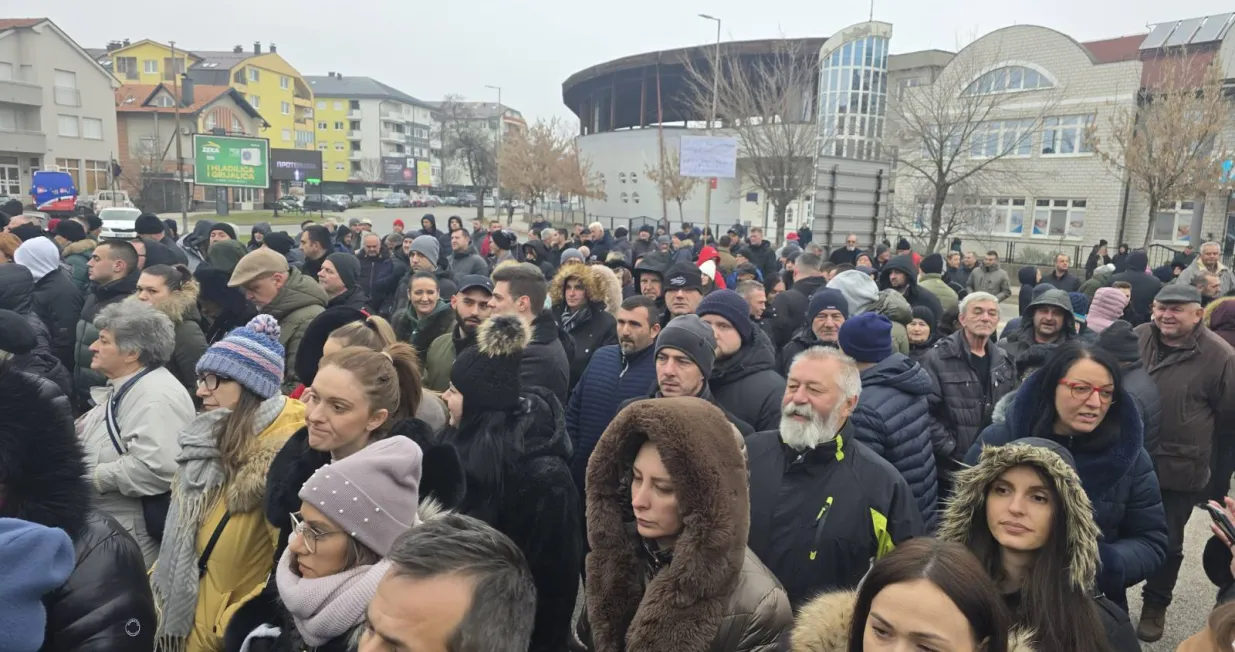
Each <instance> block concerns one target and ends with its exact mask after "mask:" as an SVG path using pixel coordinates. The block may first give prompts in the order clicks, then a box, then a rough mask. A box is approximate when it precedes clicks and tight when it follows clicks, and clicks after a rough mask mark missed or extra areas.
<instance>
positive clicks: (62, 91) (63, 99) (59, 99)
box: [52, 86, 81, 106]
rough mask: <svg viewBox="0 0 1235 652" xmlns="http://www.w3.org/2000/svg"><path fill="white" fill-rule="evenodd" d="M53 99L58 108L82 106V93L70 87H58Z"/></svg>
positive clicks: (54, 89)
mask: <svg viewBox="0 0 1235 652" xmlns="http://www.w3.org/2000/svg"><path fill="white" fill-rule="evenodd" d="M52 90H53V93H52V98H53V99H54V100H55V102H56V105H57V106H81V91H79V90H77V89H76V88H69V87H68V86H56V87H54V88H53V89H52Z"/></svg>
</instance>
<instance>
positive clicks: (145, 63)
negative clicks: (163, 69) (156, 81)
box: [142, 59, 159, 75]
mask: <svg viewBox="0 0 1235 652" xmlns="http://www.w3.org/2000/svg"><path fill="white" fill-rule="evenodd" d="M151 68H153V70H151ZM142 74H143V75H157V74H159V60H158V59H142Z"/></svg>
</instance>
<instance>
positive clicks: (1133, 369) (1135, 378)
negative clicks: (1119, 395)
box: [1098, 319, 1162, 455]
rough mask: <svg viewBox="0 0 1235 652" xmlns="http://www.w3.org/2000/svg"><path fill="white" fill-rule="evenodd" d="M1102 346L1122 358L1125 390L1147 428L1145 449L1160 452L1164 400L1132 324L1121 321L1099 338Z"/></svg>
mask: <svg viewBox="0 0 1235 652" xmlns="http://www.w3.org/2000/svg"><path fill="white" fill-rule="evenodd" d="M1098 346H1100V347H1102V348H1104V349H1106V350H1107V351H1110V352H1111V354H1112V355H1114V356H1115V357H1116V358H1118V359H1119V365H1120V369H1122V370H1123V381H1124V389H1125V390H1127V392H1128V393H1129V394H1131V395H1132V400H1133V401H1135V402H1136V408H1137V413H1139V414H1140V415H1141V423H1142V424H1143V425H1144V426H1145V450H1146V451H1149V454H1150V455H1156V454H1157V453H1158V428H1159V426H1160V425H1161V423H1162V397H1161V395H1160V394H1159V393H1158V384H1157V383H1155V382H1154V379H1153V378H1152V377H1150V375H1149V372H1148V371H1146V370H1145V365H1144V363H1143V362H1142V360H1141V350H1140V342H1139V340H1138V338H1137V335H1136V333H1135V332H1133V330H1132V327H1131V326H1129V325H1128V322H1126V321H1123V320H1122V319H1121V320H1117V321H1115V322H1114V323H1112V324H1111V325H1110V326H1108V327H1107V328H1106V330H1104V331H1102V334H1101V335H1099V336H1098Z"/></svg>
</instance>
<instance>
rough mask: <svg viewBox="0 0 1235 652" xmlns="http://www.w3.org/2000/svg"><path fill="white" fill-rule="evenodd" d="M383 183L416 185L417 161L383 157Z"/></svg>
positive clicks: (398, 157)
mask: <svg viewBox="0 0 1235 652" xmlns="http://www.w3.org/2000/svg"><path fill="white" fill-rule="evenodd" d="M382 183H398V184H404V185H409V186H412V185H416V159H414V158H407V157H404V156H386V157H383V158H382Z"/></svg>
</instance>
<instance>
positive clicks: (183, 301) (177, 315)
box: [125, 278, 201, 324]
mask: <svg viewBox="0 0 1235 652" xmlns="http://www.w3.org/2000/svg"><path fill="white" fill-rule="evenodd" d="M200 293H201V286H200V285H198V284H197V279H194V278H190V279H189V280H188V281H186V282H185V284H184V285H183V286H181V288H180V290H179V291H178V292H172V293H171V294H170V295H168V297H167V299H166V300H164V301H162V302H160V303H157V304H151V305H152V306H154V309H155V310H158V311H159V312H161V313H163V314H164V315H167V318H168V319H170V320H172V324H181V323H183V322H185V321H186V320H192V321H200V320H201V313H199V312H198V311H197V297H198V295H199V294H200ZM138 300H139V299H138V298H137V295H133V296H131V297H129V298H127V299H125V301H128V302H135V301H138Z"/></svg>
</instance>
